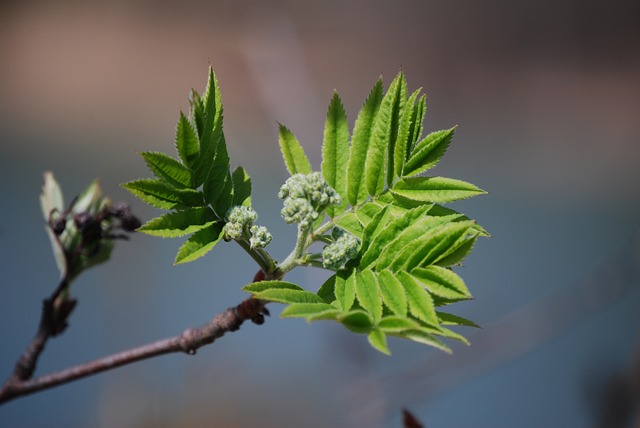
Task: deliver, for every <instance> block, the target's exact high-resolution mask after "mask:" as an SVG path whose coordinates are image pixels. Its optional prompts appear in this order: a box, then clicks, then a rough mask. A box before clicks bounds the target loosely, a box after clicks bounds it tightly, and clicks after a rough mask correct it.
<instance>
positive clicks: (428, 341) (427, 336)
mask: <svg viewBox="0 0 640 428" xmlns="http://www.w3.org/2000/svg"><path fill="white" fill-rule="evenodd" d="M394 336H398V337H402V338H405V339H409V340H413V341H414V342H418V343H422V344H423V345H429V346H433V347H434V348H437V349H440V350H441V351H444V352H446V353H447V354H450V353H451V348H449V347H448V346H447V345H445V344H444V343H442V341H441V340H440V339H438V338H437V337H435V336H434V335H433V334H431V333H428V332H426V331H425V330H420V329H416V330H405V331H402V332H399V333H397V334H394Z"/></svg>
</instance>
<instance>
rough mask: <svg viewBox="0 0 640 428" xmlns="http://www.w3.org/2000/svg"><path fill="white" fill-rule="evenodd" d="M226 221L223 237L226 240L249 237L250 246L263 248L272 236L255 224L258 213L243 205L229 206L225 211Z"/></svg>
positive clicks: (264, 228)
mask: <svg viewBox="0 0 640 428" xmlns="http://www.w3.org/2000/svg"><path fill="white" fill-rule="evenodd" d="M227 219H228V221H227V223H226V224H225V225H224V228H223V231H224V238H225V239H226V240H231V239H235V240H241V239H249V243H250V244H251V248H264V247H266V246H267V244H269V243H270V242H271V239H272V238H273V237H272V236H271V233H269V231H268V230H267V228H266V227H264V226H255V225H254V224H253V223H254V222H255V221H256V220H257V219H258V214H257V213H256V212H255V211H254V210H252V209H251V208H248V207H245V206H243V205H237V206H234V207H231V208H230V209H229V211H228V212H227Z"/></svg>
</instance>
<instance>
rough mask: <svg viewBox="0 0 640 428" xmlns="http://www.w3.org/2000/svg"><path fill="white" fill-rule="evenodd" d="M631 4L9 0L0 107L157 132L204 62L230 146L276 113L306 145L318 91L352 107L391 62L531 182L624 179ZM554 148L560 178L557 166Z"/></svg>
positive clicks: (632, 153)
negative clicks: (216, 89) (566, 169)
mask: <svg viewBox="0 0 640 428" xmlns="http://www.w3.org/2000/svg"><path fill="white" fill-rule="evenodd" d="M639 15H640V6H638V3H637V2H633V1H627V2H624V1H614V2H602V1H569V0H566V1H560V2H558V1H549V0H547V1H536V2H533V1H531V2H527V1H524V2H508V1H490V2H475V1H462V2H444V1H428V2H423V1H403V2H400V3H397V4H396V3H391V2H382V1H373V2H371V1H355V2H341V1H324V2H298V1H269V2H259V1H255V2H242V1H214V2H206V1H187V2H170V1H161V2H154V1H132V2H128V1H116V2H106V3H105V2H75V1H61V2H37V1H34V2H13V3H12V2H8V3H3V6H2V14H1V18H0V20H1V21H0V22H1V25H0V28H1V29H0V54H1V55H2V58H3V64H4V65H3V69H2V73H1V74H0V113H1V114H2V117H3V119H4V120H3V121H4V122H5V123H7V124H18V123H19V124H24V123H28V124H29V125H28V127H29V129H39V130H41V131H43V132H44V130H47V131H46V132H52V130H53V131H55V130H56V129H59V130H60V131H61V132H73V133H75V134H80V135H83V134H84V135H86V134H95V133H100V132H106V133H110V134H113V136H114V137H120V135H119V134H128V135H136V136H141V137H149V138H148V140H149V141H150V142H151V144H153V145H154V147H152V148H160V147H162V146H164V145H165V144H166V135H167V133H168V132H169V131H170V130H171V129H172V126H173V122H174V121H175V117H176V114H177V112H176V110H177V109H178V108H182V109H184V108H186V105H187V101H186V96H185V94H186V93H187V92H188V89H189V88H190V87H191V86H193V87H196V88H200V86H203V85H204V82H203V71H202V70H203V69H204V68H205V67H206V66H207V64H208V63H211V64H213V66H214V68H215V69H216V71H217V73H218V74H219V77H220V80H221V81H222V85H223V94H224V96H225V103H226V111H227V130H228V131H227V132H229V133H231V134H232V136H236V137H237V138H236V139H237V140H238V141H241V145H240V146H241V147H246V145H249V146H251V145H256V146H259V145H263V144H265V143H268V146H269V150H272V149H273V147H272V142H273V140H274V137H273V136H274V130H273V129H274V128H275V126H274V122H275V121H276V120H278V121H281V122H283V123H285V124H287V125H288V126H289V127H292V128H294V132H295V131H297V133H298V134H299V137H301V139H302V141H303V142H305V141H306V142H308V143H311V144H312V145H313V146H314V148H312V149H311V151H312V152H314V150H315V153H314V154H315V155H316V156H317V155H318V153H319V149H317V148H315V146H319V144H313V142H319V140H320V138H321V128H320V125H319V123H318V122H319V121H318V117H322V115H323V113H324V108H325V105H326V104H327V101H328V99H329V98H330V96H331V92H332V90H333V89H334V88H335V89H337V90H338V91H339V92H340V93H341V95H342V98H343V99H344V100H345V104H346V105H347V107H348V112H349V113H350V120H351V121H352V120H353V118H354V116H355V112H356V109H357V108H358V107H359V103H360V102H361V101H362V100H363V99H364V94H366V93H367V91H368V90H369V88H370V87H371V85H372V83H373V82H374V81H375V79H376V78H377V76H378V75H379V74H380V73H382V74H384V75H385V76H386V77H387V79H390V78H391V77H392V76H393V74H395V73H396V72H397V71H398V70H399V69H403V70H404V71H405V72H406V74H407V76H408V79H409V83H410V84H413V85H416V86H417V85H424V86H425V90H426V92H427V94H428V96H429V101H431V102H433V105H431V107H432V108H431V109H430V114H431V115H435V122H436V123H435V126H437V127H439V128H443V127H445V126H450V125H452V124H454V123H458V122H459V123H461V124H462V125H463V126H462V127H461V132H462V133H464V132H466V130H468V129H473V128H475V130H476V131H477V130H479V131H485V132H487V133H490V132H494V133H495V132H504V133H509V134H510V135H509V136H510V138H508V139H507V138H499V135H493V136H492V135H483V137H485V136H486V137H488V138H487V139H489V141H488V142H484V143H483V144H482V145H480V144H474V143H473V142H472V141H469V142H468V143H466V142H465V143H466V145H465V147H464V150H465V152H469V151H470V152H472V153H473V155H472V156H471V157H473V158H475V159H477V161H483V162H489V161H491V160H492V159H495V158H496V157H501V158H502V159H500V160H502V161H503V162H504V163H505V164H509V163H510V162H509V158H510V157H512V156H514V157H516V158H518V159H523V158H526V159H527V161H528V162H526V163H520V162H513V163H514V164H516V165H517V166H513V167H511V168H509V166H505V168H507V169H506V171H507V172H508V173H511V174H514V175H517V176H518V177H520V178H521V179H522V180H523V183H528V185H529V186H531V187H532V190H535V188H539V187H540V185H541V184H542V185H543V186H544V184H547V185H549V187H551V188H553V187H554V186H552V184H553V183H554V182H560V181H561V182H562V183H563V185H566V186H567V187H572V188H574V189H575V191H577V192H580V191H586V190H580V189H585V188H586V187H589V188H590V190H589V192H593V191H596V192H606V191H607V189H605V188H602V187H603V186H604V184H603V183H602V181H601V180H597V179H595V178H594V176H595V175H598V174H599V173H607V174H610V175H612V177H611V179H612V180H617V181H618V182H619V183H621V182H623V181H627V179H628V177H625V176H624V173H625V172H630V171H631V170H632V169H633V168H634V167H635V160H637V159H638V158H640V156H639V155H640V153H639V150H640V144H638V139H637V137H638V135H640V121H638V120H637V118H638V116H639V110H640V102H639V101H638V100H640V79H638V75H640V72H639V70H640V54H639V50H638V47H639V46H640V25H638V19H639ZM430 117H432V118H434V116H430ZM432 121H433V120H432ZM452 121H454V123H451V122H452ZM19 126H23V125H19ZM514 128H516V129H514ZM512 133H513V134H512ZM256 135H260V136H261V137H256ZM463 135H464V137H467V135H466V134H463ZM262 136H267V137H268V138H269V140H268V141H265V139H266V138H265V137H262ZM492 137H493V138H492ZM465 139H466V138H465ZM491 140H493V141H491ZM232 141H233V140H232ZM67 144H69V145H73V144H87V142H86V141H83V139H81V138H78V139H76V141H73V140H68V141H67ZM110 144H114V145H121V146H123V147H125V148H128V147H131V140H130V139H126V138H113V139H112V143H110ZM145 147H148V145H145ZM139 148H140V147H136V149H139ZM232 150H233V149H232ZM265 152H266V150H265ZM265 155H268V153H265ZM270 159H272V160H277V156H272V157H271V158H270ZM567 164H569V165H571V166H573V167H574V168H576V172H579V173H580V174H575V175H574V176H575V177H577V176H578V175H580V176H581V177H580V179H579V180H578V179H576V180H575V182H574V183H568V182H566V180H567V179H568V177H563V176H561V174H560V172H561V171H562V170H563V168H560V165H565V166H566V165H567ZM614 165H615V168H614V167H613V166H614ZM540 171H543V173H542V174H540ZM587 171H593V172H594V173H593V174H586V173H587ZM585 175H588V176H585ZM585 180H586V182H585ZM585 184H588V186H587V185H585ZM626 185H627V186H631V189H629V190H632V191H633V192H634V193H635V194H638V192H640V185H639V184H638V183H633V182H626Z"/></svg>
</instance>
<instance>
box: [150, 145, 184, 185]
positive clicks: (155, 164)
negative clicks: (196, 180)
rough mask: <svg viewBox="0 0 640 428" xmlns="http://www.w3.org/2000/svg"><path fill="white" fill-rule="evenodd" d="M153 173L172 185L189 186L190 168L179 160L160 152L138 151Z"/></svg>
mask: <svg viewBox="0 0 640 428" xmlns="http://www.w3.org/2000/svg"><path fill="white" fill-rule="evenodd" d="M140 155H141V156H142V158H143V159H144V161H145V163H146V164H147V166H148V167H149V169H150V170H151V172H153V174H154V175H155V176H156V177H158V178H160V179H162V180H164V181H166V182H167V183H169V184H170V185H172V186H173V187H178V188H184V187H190V186H191V170H189V168H187V167H185V166H184V165H183V164H182V163H180V161H178V160H176V159H174V158H172V157H171V156H169V155H166V154H164V153H160V152H142V153H140Z"/></svg>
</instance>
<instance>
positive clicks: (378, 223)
mask: <svg viewBox="0 0 640 428" xmlns="http://www.w3.org/2000/svg"><path fill="white" fill-rule="evenodd" d="M394 218H395V217H394V216H393V215H392V214H391V212H390V211H389V209H388V207H384V208H383V209H382V210H381V211H380V212H378V213H377V214H376V215H375V216H373V218H372V219H371V221H370V222H369V224H367V226H366V227H365V228H364V232H363V233H362V245H361V246H360V253H361V254H365V253H366V252H367V251H368V250H369V245H370V244H371V240H372V239H374V238H375V237H376V236H377V235H378V234H380V233H382V231H383V230H384V229H385V228H386V227H387V225H388V224H389V222H390V221H391V220H393V219H394ZM363 266H364V265H363Z"/></svg>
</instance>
